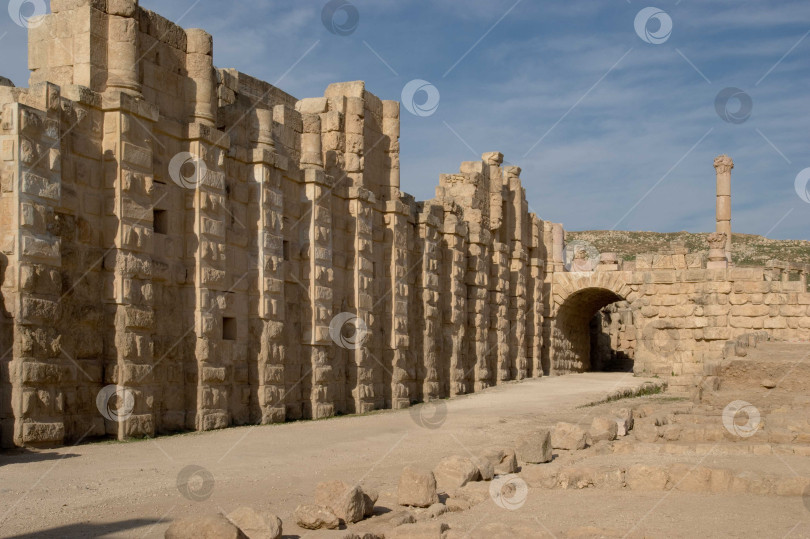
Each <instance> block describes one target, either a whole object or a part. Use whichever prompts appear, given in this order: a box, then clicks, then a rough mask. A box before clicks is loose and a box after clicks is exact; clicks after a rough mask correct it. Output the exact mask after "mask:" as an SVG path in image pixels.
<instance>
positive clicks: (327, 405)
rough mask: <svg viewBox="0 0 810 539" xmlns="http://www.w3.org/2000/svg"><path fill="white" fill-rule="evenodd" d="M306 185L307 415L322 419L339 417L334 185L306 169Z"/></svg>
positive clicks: (321, 172) (328, 179)
mask: <svg viewBox="0 0 810 539" xmlns="http://www.w3.org/2000/svg"><path fill="white" fill-rule="evenodd" d="M304 183H305V189H306V201H305V204H306V205H307V208H308V209H309V210H310V211H309V214H308V215H307V217H308V219H309V223H308V224H309V226H308V227H306V228H305V229H304V230H306V234H307V238H306V240H308V242H309V249H308V250H309V252H308V255H307V256H308V260H307V261H306V263H305V264H304V265H303V267H302V269H303V273H304V279H303V281H304V282H305V283H306V284H307V287H308V288H309V294H310V297H309V305H308V309H307V310H308V312H307V315H308V316H307V318H306V319H305V320H304V324H305V328H306V329H305V331H304V340H303V342H302V344H303V345H304V346H303V349H304V351H305V354H306V355H305V357H309V359H310V365H311V368H312V372H311V379H310V384H309V387H310V400H309V402H308V403H307V402H305V412H306V414H305V415H306V416H308V417H310V418H312V419H321V418H324V417H330V416H333V415H335V407H334V402H333V401H334V393H335V389H334V385H335V380H334V374H333V368H332V362H331V359H332V356H333V354H334V348H333V345H335V343H334V342H332V340H331V337H330V335H329V324H330V322H331V320H332V316H333V313H332V303H333V302H332V295H333V290H332V288H333V281H334V279H333V271H332V212H331V206H332V204H331V202H332V201H331V199H330V190H331V189H332V188H333V187H334V183H333V180H332V178H330V177H328V176H326V175H325V174H324V173H323V170H322V169H319V168H306V169H304ZM305 312H306V311H305ZM307 408H308V409H307Z"/></svg>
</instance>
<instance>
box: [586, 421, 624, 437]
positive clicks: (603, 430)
mask: <svg viewBox="0 0 810 539" xmlns="http://www.w3.org/2000/svg"><path fill="white" fill-rule="evenodd" d="M618 432H619V425H618V424H617V423H616V419H615V418H613V417H612V416H599V417H594V418H593V422H591V428H590V430H589V434H590V436H591V442H592V443H596V442H601V441H602V440H606V441H608V442H610V441H612V440H615V439H616V436H617V434H618Z"/></svg>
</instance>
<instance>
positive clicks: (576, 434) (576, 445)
mask: <svg viewBox="0 0 810 539" xmlns="http://www.w3.org/2000/svg"><path fill="white" fill-rule="evenodd" d="M587 441H588V433H587V432H585V431H584V430H583V429H582V428H580V427H579V426H577V425H573V424H571V423H563V422H560V423H557V425H556V426H555V427H554V431H553V432H552V433H551V446H552V447H553V448H554V449H568V450H576V449H584V448H585V445H586V444H587Z"/></svg>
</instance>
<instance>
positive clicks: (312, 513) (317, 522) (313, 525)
mask: <svg viewBox="0 0 810 539" xmlns="http://www.w3.org/2000/svg"><path fill="white" fill-rule="evenodd" d="M295 522H296V523H298V525H299V526H301V527H302V528H304V529H307V530H319V529H321V528H327V529H330V530H335V529H337V528H338V527H339V526H340V519H339V518H338V517H337V515H335V514H334V513H333V512H332V510H331V509H329V508H328V507H324V506H321V505H312V504H307V505H299V506H298V507H296V508H295Z"/></svg>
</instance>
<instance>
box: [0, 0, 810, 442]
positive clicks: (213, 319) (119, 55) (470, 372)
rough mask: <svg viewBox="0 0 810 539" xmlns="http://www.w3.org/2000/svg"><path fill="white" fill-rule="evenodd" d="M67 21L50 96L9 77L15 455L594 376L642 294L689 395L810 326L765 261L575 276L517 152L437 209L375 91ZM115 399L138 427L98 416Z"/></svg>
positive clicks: (51, 30) (7, 359)
mask: <svg viewBox="0 0 810 539" xmlns="http://www.w3.org/2000/svg"><path fill="white" fill-rule="evenodd" d="M51 10H52V13H51V14H49V15H47V16H46V17H45V18H44V20H42V21H41V24H38V25H36V26H34V27H32V28H31V30H30V44H29V66H30V69H31V80H30V88H27V89H23V88H14V87H10V86H0V115H1V118H0V178H1V179H2V183H1V187H2V188H1V189H0V262H1V266H0V281H2V288H0V293H2V299H3V305H4V307H5V309H4V312H3V313H2V316H0V350H2V351H3V352H5V353H4V355H3V356H2V361H0V369H1V370H0V427H1V431H2V445H3V446H12V445H17V446H23V445H36V444H61V443H72V442H76V441H79V440H83V439H86V438H89V437H95V436H102V435H111V436H116V437H118V438H126V437H129V436H144V435H148V436H152V435H156V434H161V433H169V432H173V431H180V430H188V429H196V430H209V429H217V428H222V427H226V426H229V425H243V424H266V423H271V422H281V421H285V420H290V419H299V418H322V417H328V416H332V415H336V414H347V413H361V412H366V411H369V410H374V409H380V408H402V407H406V406H409V405H410V404H411V403H413V402H417V401H423V400H427V399H431V398H440V397H448V396H453V395H458V394H463V393H469V392H473V391H479V390H482V389H484V388H486V387H488V386H492V385H496V384H499V383H501V382H504V381H507V380H514V379H521V378H526V377H538V376H543V375H546V374H564V373H568V372H576V371H583V370H588V369H589V368H591V365H590V361H589V357H590V356H589V354H590V344H589V341H590V339H589V329H588V328H589V322H590V320H591V318H592V317H593V315H594V314H595V313H596V312H597V311H598V310H599V309H601V308H602V307H604V306H606V305H608V304H610V303H612V302H615V301H620V300H623V301H627V302H628V304H629V306H630V307H629V308H631V309H633V310H634V313H635V323H636V326H635V332H636V342H637V343H638V344H637V345H636V350H635V360H636V362H635V369H636V370H637V371H639V372H648V373H658V374H661V375H667V376H671V375H675V376H673V378H677V377H678V376H680V375H682V377H681V380H683V383H684V385H686V384H687V383H688V384H694V383H695V382H696V381H697V380H698V379H699V378H700V376H701V375H702V374H703V373H704V370H705V369H707V368H709V367H708V365H709V364H710V361H711V359H712V358H714V357H721V356H722V351H723V348H724V344H725V342H726V341H727V340H729V339H732V338H734V337H735V336H737V335H738V334H742V333H745V332H749V331H751V330H752V329H760V328H767V329H770V330H772V331H773V334H774V336H776V337H791V336H794V335H796V334H801V333H802V332H804V333H806V331H807V328H808V327H810V317H809V316H808V314H810V313H808V308H809V307H810V295H809V294H807V291H806V286H805V287H804V288H801V287H800V285H799V284H797V283H796V282H789V281H783V280H780V279H772V278H771V279H769V280H766V278H765V277H766V275H765V272H766V270H765V269H742V268H731V269H728V268H726V267H725V266H724V267H722V268H717V269H707V268H706V261H704V260H702V259H701V258H700V257H697V256H694V255H688V254H684V253H680V254H667V255H654V256H653V255H650V256H649V257H641V258H639V260H638V261H637V263H636V265H635V268H634V269H632V270H631V269H629V268H628V267H622V266H621V265H620V264H619V263H618V261H617V260H616V259H615V257H611V256H610V255H609V254H605V255H604V256H603V258H602V261H601V263H600V264H599V266H598V267H596V268H595V271H593V272H585V273H576V272H574V273H572V272H567V271H565V269H564V261H563V248H564V242H565V233H564V230H563V227H562V225H560V224H555V223H550V222H545V221H543V220H541V219H540V218H538V217H537V216H536V215H534V214H531V213H529V212H528V206H527V203H526V197H525V193H524V189H523V187H522V184H521V179H520V173H521V171H520V168H518V167H515V166H503V156H502V155H501V154H500V153H497V152H493V153H487V154H485V155H484V156H483V157H482V160H480V161H474V162H466V163H463V164H462V165H461V168H460V171H459V172H458V173H454V174H444V175H442V176H441V177H440V180H439V186H438V188H437V189H436V196H435V198H433V199H431V200H428V201H424V202H417V201H415V200H414V199H413V197H411V196H409V195H407V194H406V193H404V192H402V191H401V190H400V179H399V142H398V139H399V113H400V111H399V103H397V102H395V101H384V100H380V99H379V98H378V97H376V96H374V95H373V94H371V93H370V92H369V91H367V90H366V88H365V86H364V84H363V83H362V82H350V83H339V84H333V85H331V86H329V87H328V88H327V89H326V92H325V94H324V97H319V98H311V99H302V100H298V99H296V98H294V97H292V96H290V95H288V94H286V93H284V92H283V91H281V90H280V89H278V88H275V87H273V86H271V85H270V84H267V83H265V82H262V81H260V80H257V79H255V78H252V77H250V76H248V75H245V74H243V73H239V72H237V71H235V70H232V69H216V68H215V67H214V66H213V64H212V47H213V44H212V39H211V36H210V35H208V34H206V33H205V32H203V31H201V30H184V29H182V28H180V27H179V26H176V25H175V24H173V23H171V22H170V21H168V20H166V19H164V18H162V17H160V16H159V15H156V14H155V13H152V12H150V11H147V10H144V9H141V8H140V7H139V6H138V5H137V2H136V1H135V0H106V2H105V1H104V0H58V1H57V0H53V1H52V3H51ZM718 172H719V169H718ZM718 200H719V199H718ZM719 204H720V202H719V201H718V207H719ZM718 227H719V225H718ZM773 271H775V270H774V268H771V269H769V270H768V272H769V273H768V275H771V274H772V272H773ZM344 314H348V318H346V317H345V316H344ZM336 320H337V321H339V322H341V323H340V324H336V323H335V321H336ZM342 322H346V323H342ZM347 325H353V326H354V327H355V328H356V330H357V331H356V333H355V334H354V335H347V334H345V333H344V332H341V330H342V329H343V330H345V326H347ZM336 326H337V327H336ZM341 326H344V327H343V328H341ZM359 337H364V338H362V339H361V338H359ZM644 343H647V346H644ZM110 385H112V386H114V387H116V388H118V389H119V390H124V396H125V399H124V400H125V402H124V405H125V407H127V408H128V413H127V414H126V416H125V417H123V416H119V417H110V414H109V413H107V414H104V415H103V414H100V413H99V411H100V408H101V407H102V406H101V405H103V404H104V403H103V402H99V395H104V392H103V388H106V387H108V386H110ZM121 395H122V394H121V392H120V391H119V394H118V396H119V398H121ZM127 399H129V401H127ZM120 404H121V403H119V405H120Z"/></svg>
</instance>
